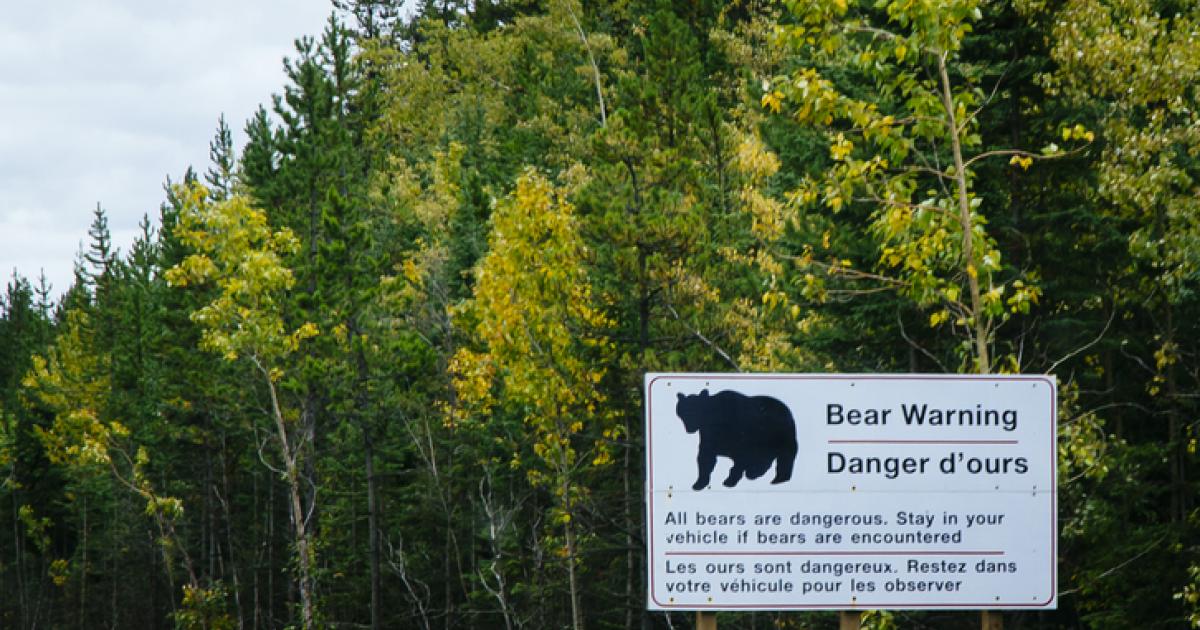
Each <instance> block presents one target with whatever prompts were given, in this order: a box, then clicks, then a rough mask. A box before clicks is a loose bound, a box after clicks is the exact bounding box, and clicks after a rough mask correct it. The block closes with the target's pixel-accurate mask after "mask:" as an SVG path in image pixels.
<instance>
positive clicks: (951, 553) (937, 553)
mask: <svg viewBox="0 0 1200 630" xmlns="http://www.w3.org/2000/svg"><path fill="white" fill-rule="evenodd" d="M663 555H666V556H1003V555H1004V552H1003V551H667V552H664V553H663Z"/></svg>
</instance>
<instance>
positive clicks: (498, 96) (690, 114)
mask: <svg viewBox="0 0 1200 630" xmlns="http://www.w3.org/2000/svg"><path fill="white" fill-rule="evenodd" d="M406 4H407V6H405V5H406ZM298 35H299V34H298ZM1198 40H1200V3H1198V2H1195V1H1194V0H1061V1H1058V2H1046V1H1045V0H1011V1H1007V2H1006V1H986V0H870V1H852V0H782V1H776V2H767V1H762V0H735V1H733V2H721V1H718V0H676V1H670V0H617V1H614V2H591V1H581V0H422V1H420V2H416V3H404V2H401V1H400V0H334V2H333V4H332V5H331V6H330V19H329V21H328V23H327V25H326V27H325V29H324V31H323V32H321V33H319V34H312V35H310V36H303V37H300V38H299V39H297V40H296V45H295V50H294V53H293V54H292V55H290V56H289V58H288V59H287V60H286V61H284V62H283V63H284V66H285V70H286V76H287V80H286V82H285V84H284V85H282V86H264V87H263V92H264V104H263V105H262V106H261V107H260V108H259V110H258V112H257V113H256V114H255V115H254V116H253V117H252V118H250V119H249V120H247V121H226V120H225V119H224V118H223V117H222V118H220V119H219V121H218V123H217V125H216V129H215V133H214V136H213V139H212V142H211V145H210V156H211V160H210V163H208V164H201V165H195V167H194V169H192V170H188V171H187V172H184V173H179V174H178V175H177V176H173V177H172V178H171V179H170V180H169V181H167V182H166V183H165V185H164V195H163V200H162V203H161V206H160V207H159V208H157V209H147V214H146V219H145V220H144V222H143V225H142V231H141V235H140V237H138V238H137V239H136V241H135V242H134V243H133V244H132V246H130V247H128V248H123V249H122V248H117V247H116V246H115V245H114V243H113V239H112V236H111V234H110V231H109V227H108V218H107V216H106V214H105V212H104V210H103V208H102V207H98V208H96V210H95V213H94V217H93V221H92V226H91V229H90V230H89V231H88V233H87V235H86V237H85V241H84V242H85V244H84V247H83V248H82V250H81V251H80V253H79V256H78V258H77V263H76V272H75V278H74V283H73V284H72V286H70V287H69V288H67V287H63V288H61V289H63V292H62V293H61V294H59V293H57V292H52V290H51V287H48V286H46V283H45V281H44V280H43V281H38V280H37V279H29V278H24V277H20V276H18V275H15V274H14V276H13V277H11V279H9V280H8V281H7V287H6V289H5V291H4V292H3V295H2V296H0V479H2V484H0V532H2V533H0V627H3V628H14V629H20V630H32V629H34V628H171V627H174V628H181V629H191V628H205V629H212V630H223V629H232V628H238V629H243V628H246V629H251V628H252V629H260V628H301V629H303V630H310V629H313V628H371V629H372V630H376V629H379V628H421V629H425V630H432V629H434V628H441V629H450V628H455V629H457V628H480V629H482V628H505V629H506V630H515V629H519V628H528V629H538V628H572V629H573V630H580V629H582V628H594V629H599V628H622V629H625V630H630V629H633V628H639V629H649V628H688V627H691V626H692V623H693V617H692V616H690V615H687V614H682V613H671V614H667V613H658V612H653V613H652V612H648V611H647V610H646V566H645V562H646V541H645V523H644V510H645V491H644V478H645V452H644V448H643V447H644V435H643V432H644V429H643V426H644V411H643V400H642V397H643V379H644V375H645V374H646V373H647V372H684V371H707V372H799V373H828V372H851V373H974V374H1002V373H1003V374H1018V373H1019V374H1054V375H1056V377H1057V383H1058V398H1057V399H1058V403H1059V409H1058V421H1059V426H1058V442H1057V457H1058V473H1059V479H1058V530H1059V545H1058V566H1059V572H1058V575H1059V584H1058V590H1059V595H1058V609H1057V610H1045V611H1031V612H1012V613H1006V614H1005V625H1006V626H1007V627H1009V628H1020V629H1042V628H1185V627H1200V529H1198V528H1200V505H1197V500H1196V498H1197V492H1196V490H1197V481H1196V480H1194V479H1195V477H1196V476H1197V471H1198V464H1200V456H1198V455H1197V439H1198V434H1197V433H1198V428H1200V427H1198V425H1197V423H1198V420H1200V415H1198V410H1200V294H1197V293H1196V290H1197V288H1198V287H1200V80H1198V78H1200V44H1198V43H1197V42H1198ZM272 89H274V90H276V93H275V94H274V96H270V94H271V91H272ZM218 115H219V112H213V117H214V120H218V119H217V116H218ZM230 124H234V125H243V124H244V129H245V136H246V138H247V141H246V142H245V144H244V146H240V147H239V146H234V141H233V134H232V132H231V128H230ZM81 211H82V212H86V211H87V209H81ZM719 621H720V627H722V628H745V629H751V628H753V629H763V630H765V629H767V628H797V629H798V628H833V627H836V626H837V623H838V618H837V615H836V613H830V612H824V613H821V612H807V613H806V612H756V613H749V612H747V613H722V614H720V615H719ZM863 624H864V627H868V628H878V629H883V628H974V627H978V625H979V617H978V614H971V613H965V612H953V611H925V612H921V611H875V612H870V613H867V614H866V615H864V620H863Z"/></svg>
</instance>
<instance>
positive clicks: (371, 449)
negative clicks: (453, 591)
mask: <svg viewBox="0 0 1200 630" xmlns="http://www.w3.org/2000/svg"><path fill="white" fill-rule="evenodd" d="M363 458H364V459H365V464H366V471H367V536H368V538H369V539H370V540H369V541H368V543H367V549H368V554H369V555H370V562H371V630H379V628H380V625H379V624H380V620H379V615H380V610H379V607H380V605H381V603H382V602H381V600H380V596H379V579H380V578H379V501H378V498H377V492H378V489H377V488H376V479H375V444H374V440H372V438H371V433H370V431H368V430H367V429H366V427H364V428H363Z"/></svg>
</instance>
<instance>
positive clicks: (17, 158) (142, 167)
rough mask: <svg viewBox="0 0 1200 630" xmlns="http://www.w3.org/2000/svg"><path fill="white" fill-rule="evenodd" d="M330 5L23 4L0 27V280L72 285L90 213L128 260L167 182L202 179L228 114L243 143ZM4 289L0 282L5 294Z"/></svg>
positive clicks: (114, 0) (257, 1)
mask: <svg viewBox="0 0 1200 630" xmlns="http://www.w3.org/2000/svg"><path fill="white" fill-rule="evenodd" d="M331 9H332V7H331V5H330V3H329V2H328V0H240V1H234V0H204V1H199V0H103V1H98V0H97V1H91V0H62V1H60V2H53V3H16V4H14V5H13V6H9V7H5V20H4V21H3V22H0V275H2V276H4V277H7V276H8V275H9V274H10V273H11V272H12V270H13V269H16V270H17V271H18V272H19V273H20V274H21V275H23V276H26V277H28V278H30V279H36V278H37V276H38V274H39V271H40V270H41V269H44V270H45V272H46V275H47V277H48V278H49V280H50V282H51V283H52V284H53V285H54V290H55V292H56V293H57V292H61V291H63V290H65V289H66V288H67V286H68V284H69V283H70V280H71V273H72V263H73V260H74V257H75V253H76V252H77V251H78V250H79V247H80V244H81V243H82V242H84V241H85V240H86V239H87V228H88V225H89V224H90V223H91V220H92V210H93V209H94V208H95V207H96V203H97V202H99V203H100V204H101V205H102V206H103V207H104V208H105V210H106V211H107V213H108V220H109V227H110V229H111V230H112V232H113V236H114V242H115V243H116V244H117V245H118V246H119V247H121V248H122V250H128V247H129V244H130V242H131V240H132V238H133V235H134V234H136V233H137V232H138V229H137V225H138V222H139V221H140V220H141V218H142V216H143V215H147V214H148V215H150V216H151V217H152V218H153V217H154V216H155V215H157V213H158V207H159V204H160V203H161V202H162V200H163V190H162V185H163V183H164V181H165V180H166V178H167V177H168V176H170V177H171V178H172V179H175V180H177V179H179V177H180V176H181V175H182V173H183V172H184V171H185V170H186V169H187V167H188V166H189V165H191V166H194V167H195V168H196V169H197V170H199V171H203V170H204V169H205V168H206V167H207V164H208V143H209V140H210V139H211V138H212V135H213V132H214V131H215V129H216V125H217V118H218V116H220V115H221V114H222V113H224V114H225V117H226V120H227V121H228V123H229V125H230V127H232V128H233V129H234V131H235V133H236V134H238V135H237V136H236V137H235V141H236V142H237V143H238V144H240V143H241V141H242V139H241V133H240V132H241V128H242V126H243V124H244V122H245V120H246V119H247V118H248V117H249V116H250V115H251V114H253V112H254V110H255V109H256V108H257V107H258V105H259V104H260V103H264V104H267V103H269V102H270V97H271V94H272V93H275V92H279V91H281V90H282V87H283V85H284V75H283V69H282V68H283V66H282V60H283V58H284V57H285V56H292V55H293V54H294V48H293V45H292V42H293V40H295V39H296V38H298V37H301V36H304V35H313V36H315V35H318V34H319V33H320V31H321V30H322V29H323V28H324V26H325V20H326V19H327V18H328V16H329V14H330V11H331ZM0 284H2V281H0Z"/></svg>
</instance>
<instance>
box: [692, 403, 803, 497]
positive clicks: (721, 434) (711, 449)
mask: <svg viewBox="0 0 1200 630" xmlns="http://www.w3.org/2000/svg"><path fill="white" fill-rule="evenodd" d="M675 414H676V415H678V416H679V419H680V420H683V428H684V429H686V430H687V432H688V433H696V432H697V431H699V432H700V448H699V450H698V452H697V453H696V467H697V469H698V473H699V474H698V475H697V477H696V483H694V484H692V489H693V490H702V489H704V488H705V487H707V486H708V482H709V477H710V476H711V475H712V471H713V468H714V467H715V466H716V465H717V456H721V457H728V458H730V459H732V460H733V468H731V469H730V470H729V476H728V477H726V478H725V481H724V484H725V486H726V487H727V488H732V487H733V486H735V485H737V483H738V482H739V481H741V479H742V475H745V476H746V477H747V478H749V479H758V478H759V477H761V476H763V475H764V474H766V472H767V470H768V469H770V468H771V463H772V462H774V463H775V478H774V479H772V480H771V483H783V482H785V481H787V480H788V479H791V478H792V466H793V465H795V463H796V422H795V420H793V419H792V412H791V411H789V410H788V408H787V405H785V404H783V403H782V402H780V401H779V400H776V399H775V398H771V397H770V396H747V395H745V394H742V393H740V392H735V391H731V390H727V391H722V392H717V393H716V394H713V395H709V393H708V390H707V389H706V390H704V391H702V392H700V393H699V394H693V395H690V396H684V395H683V394H682V393H681V394H679V402H678V403H676V405H675Z"/></svg>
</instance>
